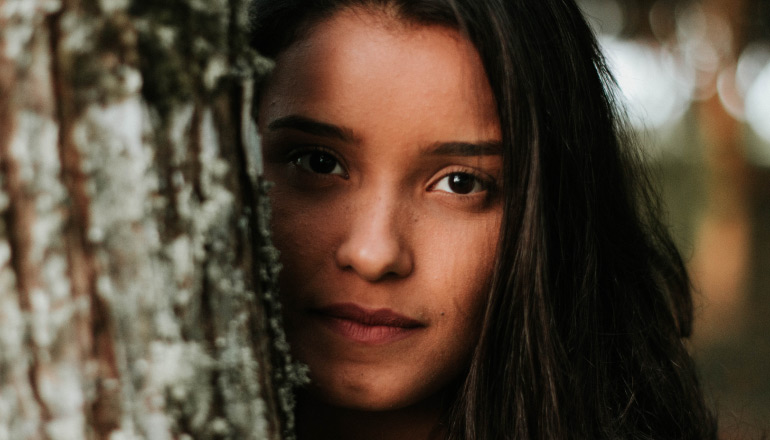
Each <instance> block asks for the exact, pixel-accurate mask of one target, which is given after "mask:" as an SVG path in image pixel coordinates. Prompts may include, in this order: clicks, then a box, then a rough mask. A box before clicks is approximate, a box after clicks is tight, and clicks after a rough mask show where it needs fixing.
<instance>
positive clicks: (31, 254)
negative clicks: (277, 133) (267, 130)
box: [0, 0, 304, 440]
mask: <svg viewBox="0 0 770 440" xmlns="http://www.w3.org/2000/svg"><path fill="white" fill-rule="evenodd" d="M246 11H247V4H246V0H217V1H202V0H173V1H169V2H155V1H150V0H133V1H127V0H98V1H97V0H63V1H61V2H59V1H56V0H4V1H3V0H0V440H4V439H6V438H8V439H37V438H43V439H47V438H50V439H59V438H61V439H71V438H89V439H90V438H93V439H103V438H104V439H106V438H110V439H133V438H151V439H167V438H168V439H171V438H175V439H176V438H179V439H182V438H196V439H226V438H233V439H235V438H237V439H241V438H253V439H263V438H264V439H278V438H290V437H292V430H293V426H292V424H293V422H292V420H293V419H292V417H293V416H292V411H293V408H292V394H291V388H292V386H293V385H295V384H297V383H300V382H301V381H303V380H304V372H303V370H302V369H301V368H299V367H296V366H295V365H294V363H293V361H292V360H291V357H290V355H289V352H288V345H287V344H286V340H285V336H284V335H283V331H282V325H281V322H280V319H281V317H280V304H279V302H278V297H277V290H276V274H277V270H278V263H277V253H276V251H275V249H274V248H273V247H272V245H271V242H270V239H269V228H268V227H267V225H268V224H269V223H268V220H267V217H266V216H267V213H266V210H265V209H266V204H265V203H266V199H265V197H266V196H265V192H264V186H263V183H262V182H261V180H260V177H259V167H260V165H259V164H260V161H259V154H258V151H257V150H258V146H257V145H256V142H257V135H256V130H255V128H254V122H253V120H252V118H251V114H252V108H251V105H252V103H251V100H252V95H253V88H254V85H253V84H254V81H255V77H256V76H258V75H259V74H260V73H261V72H262V71H263V69H264V68H265V66H268V65H269V63H266V62H265V61H264V60H262V59H261V58H259V57H258V56H257V55H256V54H255V53H253V52H252V51H251V50H250V49H249V48H248V46H247V45H246V43H245V42H246V30H247V26H248V22H247V20H248V14H247V13H246Z"/></svg>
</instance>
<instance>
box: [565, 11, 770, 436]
mask: <svg viewBox="0 0 770 440" xmlns="http://www.w3.org/2000/svg"><path fill="white" fill-rule="evenodd" d="M578 3H580V5H581V7H582V8H583V11H584V12H585V14H586V16H587V17H588V18H589V20H590V22H591V23H592V25H593V26H594V28H595V30H596V32H597V34H599V36H600V41H601V44H602V46H603V48H604V51H605V55H606V57H607V59H608V62H609V64H610V67H611V69H612V71H613V73H614V74H615V76H616V79H617V81H618V84H619V86H620V89H621V92H622V95H623V98H624V100H625V105H626V109H627V111H628V113H629V117H630V119H631V122H632V124H633V125H634V128H635V129H636V130H637V132H638V135H639V139H640V143H641V144H642V146H643V147H644V149H645V150H646V156H647V158H648V160H649V161H650V162H651V165H652V169H653V170H654V172H655V173H656V174H657V177H659V179H660V180H659V181H660V190H661V193H662V195H663V199H664V202H665V208H666V211H665V214H666V216H667V221H668V224H669V225H670V227H671V229H672V232H673V234H674V237H675V240H676V242H677V244H678V246H679V248H680V250H681V251H682V254H683V255H684V257H685V260H686V261H687V263H688V266H689V269H690V272H691V275H692V278H693V283H694V288H695V304H696V308H695V316H696V321H695V333H694V336H693V338H692V341H691V352H692V354H693V356H694V357H695V359H696V362H697V363H698V366H699V370H700V373H701V378H702V382H703V386H704V390H705V393H706V396H707V398H708V399H709V400H710V403H711V404H712V407H713V408H715V409H716V411H717V413H718V416H719V419H720V434H721V438H722V439H726V440H732V439H753V438H760V436H761V435H762V433H763V432H764V433H767V435H768V436H770V0H579V1H578Z"/></svg>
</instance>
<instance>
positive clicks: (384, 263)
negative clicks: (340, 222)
mask: <svg viewBox="0 0 770 440" xmlns="http://www.w3.org/2000/svg"><path fill="white" fill-rule="evenodd" d="M363 205H364V206H359V209H354V210H353V214H352V217H351V218H350V219H348V222H347V224H348V230H347V231H346V235H345V238H344V240H343V242H342V243H341V244H340V246H339V248H337V251H336V255H335V258H336V260H337V261H336V262H337V266H338V267H339V268H340V269H343V270H352V271H353V272H355V273H356V274H358V275H359V276H360V277H361V278H363V279H365V280H367V281H370V282H374V281H379V280H382V279H386V278H391V277H393V278H403V277H406V276H408V275H409V274H410V273H411V272H412V270H413V269H414V261H413V255H412V253H411V250H410V248H409V246H408V242H407V239H408V237H407V236H408V234H406V233H405V232H406V231H404V230H403V228H404V225H403V223H402V222H403V216H400V215H399V213H398V212H397V209H396V206H395V204H392V203H388V202H386V201H383V200H382V199H379V200H376V199H370V200H369V201H367V202H364V203H363Z"/></svg>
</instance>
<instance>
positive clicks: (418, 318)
mask: <svg viewBox="0 0 770 440" xmlns="http://www.w3.org/2000/svg"><path fill="white" fill-rule="evenodd" d="M259 123H260V132H261V134H262V136H263V144H264V156H265V175H266V177H267V179H268V180H271V181H273V182H275V187H274V188H273V189H272V192H271V196H272V203H273V218H274V225H273V228H274V241H275V245H276V247H277V248H278V249H279V250H280V251H281V262H282V263H283V266H284V269H283V271H282V272H281V277H280V287H281V292H282V295H283V301H284V308H285V321H286V330H287V334H288V336H289V340H290V342H291V345H292V350H293V353H294V355H295V356H296V357H297V358H298V359H299V360H300V361H302V362H304V363H306V364H308V366H309V367H310V377H311V380H312V386H311V393H312V394H313V395H314V396H316V397H317V398H320V399H322V400H323V401H325V402H327V403H330V404H333V405H336V406H343V407H348V408H356V409H365V410H384V409H396V408H403V407H406V406H409V405H411V404H415V403H418V402H420V401H422V400H425V399H427V398H428V397H430V396H432V395H434V394H435V393H436V392H438V391H440V390H442V389H443V388H444V387H445V386H446V385H447V384H448V383H449V382H450V381H451V380H452V379H455V378H457V376H458V375H459V374H461V373H462V371H463V370H464V369H465V368H467V365H468V362H469V359H470V355H471V352H472V350H473V348H474V345H475V344H476V341H477V338H478V332H479V326H480V316H481V313H482V309H483V305H484V302H485V298H486V290H487V287H488V282H489V279H490V276H491V274H492V267H493V262H494V254H495V250H496V242H497V238H498V233H499V227H500V219H501V212H502V208H501V206H502V202H501V194H500V191H499V186H500V185H499V181H500V179H501V173H502V159H501V146H500V139H501V137H500V126H499V121H498V118H497V115H496V110H495V106H494V99H493V96H492V92H491V90H490V86H489V83H488V81H487V79H486V76H485V74H484V70H483V67H482V66H481V62H480V59H479V56H478V54H477V52H476V50H475V49H474V47H473V46H472V45H471V43H470V42H468V41H467V40H466V39H465V38H464V37H463V36H461V35H460V34H459V33H458V32H457V31H455V30H452V29H449V28H445V27H440V26H430V27H428V26H421V25H414V24H408V23H405V22H402V21H400V19H397V18H394V17H392V16H390V15H387V14H385V13H383V12H371V11H367V10H363V9H352V10H351V9H348V10H343V11H342V12H338V13H337V14H336V15H334V16H332V17H331V18H330V19H327V20H325V21H322V22H321V23H319V24H317V25H316V26H314V27H313V28H312V29H311V31H310V32H309V33H308V34H307V35H306V37H305V38H304V39H302V40H300V41H297V42H295V43H294V44H293V45H291V46H290V47H289V48H288V49H286V50H285V51H284V52H282V53H281V54H280V56H279V57H278V58H277V60H276V67H275V70H274V73H273V75H272V77H271V79H270V82H269V84H268V85H267V88H266V90H265V94H264V95H263V99H262V102H261V107H260V113H259Z"/></svg>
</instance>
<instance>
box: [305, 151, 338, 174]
mask: <svg viewBox="0 0 770 440" xmlns="http://www.w3.org/2000/svg"><path fill="white" fill-rule="evenodd" d="M292 163H294V165H296V166H298V167H300V168H302V169H303V170H305V171H309V172H311V173H315V174H337V175H345V170H344V169H343V168H342V165H341V164H340V162H339V161H338V160H337V158H336V157H334V156H333V155H331V154H329V153H326V152H324V151H311V152H308V153H303V154H300V155H298V156H296V157H295V158H294V159H292Z"/></svg>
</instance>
